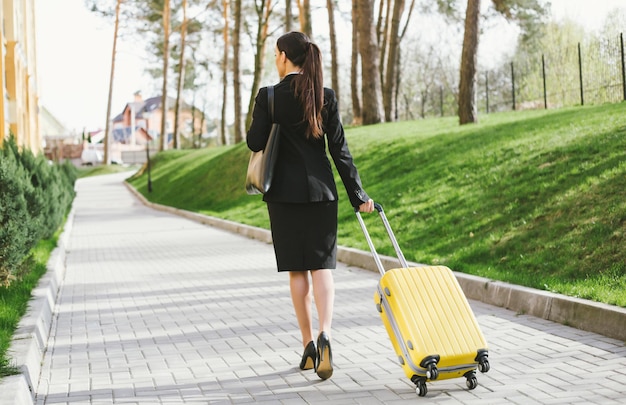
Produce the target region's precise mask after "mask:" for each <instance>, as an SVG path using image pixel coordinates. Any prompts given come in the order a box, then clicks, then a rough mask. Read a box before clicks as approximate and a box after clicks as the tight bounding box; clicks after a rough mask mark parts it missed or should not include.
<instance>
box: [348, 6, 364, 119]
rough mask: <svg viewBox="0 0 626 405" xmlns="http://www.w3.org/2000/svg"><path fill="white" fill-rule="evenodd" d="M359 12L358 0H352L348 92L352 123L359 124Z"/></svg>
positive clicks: (360, 117)
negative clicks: (350, 97)
mask: <svg viewBox="0 0 626 405" xmlns="http://www.w3.org/2000/svg"><path fill="white" fill-rule="evenodd" d="M358 21H359V12H358V0H352V57H351V63H350V94H351V95H352V125H361V124H362V123H363V117H362V116H361V98H360V97H359V93H360V92H359V30H358Z"/></svg>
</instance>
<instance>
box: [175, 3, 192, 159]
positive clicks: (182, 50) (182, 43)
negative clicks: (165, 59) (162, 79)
mask: <svg viewBox="0 0 626 405" xmlns="http://www.w3.org/2000/svg"><path fill="white" fill-rule="evenodd" d="M186 34H187V0H183V23H182V25H181V26H180V61H179V64H178V85H177V89H176V106H175V107H174V149H180V134H179V132H180V131H179V128H178V126H179V121H180V118H179V112H180V99H181V97H182V93H183V78H184V76H185V35H186ZM191 113H192V114H193V110H192V111H191ZM192 139H193V131H192Z"/></svg>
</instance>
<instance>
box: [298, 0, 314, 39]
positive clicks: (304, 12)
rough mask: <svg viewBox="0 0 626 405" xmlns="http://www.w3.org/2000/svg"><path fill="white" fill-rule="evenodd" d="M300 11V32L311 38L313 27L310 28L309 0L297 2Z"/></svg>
mask: <svg viewBox="0 0 626 405" xmlns="http://www.w3.org/2000/svg"><path fill="white" fill-rule="evenodd" d="M298 9H299V10H300V13H299V18H300V31H302V32H304V33H305V34H306V35H308V37H309V38H313V27H312V26H311V2H310V0H298Z"/></svg>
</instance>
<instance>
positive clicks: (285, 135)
mask: <svg viewBox="0 0 626 405" xmlns="http://www.w3.org/2000/svg"><path fill="white" fill-rule="evenodd" d="M274 52H275V56H276V69H277V71H278V74H279V76H280V78H281V81H280V82H279V83H278V84H277V85H276V86H274V122H276V123H278V124H280V141H279V142H280V146H279V152H278V160H277V162H276V166H275V171H274V177H273V180H272V185H271V187H270V189H269V190H268V192H267V193H265V195H264V196H263V201H265V202H266V203H267V208H268V213H269V217H270V224H271V231H272V238H273V242H274V253H275V255H276V262H277V265H278V271H281V272H282V271H285V272H289V287H290V291H291V298H292V302H293V306H294V309H295V313H296V318H297V320H298V325H299V327H300V332H301V334H302V343H303V346H304V354H303V356H302V360H301V362H300V368H301V369H303V370H307V369H311V368H314V369H315V371H316V373H317V375H318V376H319V377H320V378H322V379H324V380H325V379H327V378H330V376H331V375H332V373H333V364H332V351H331V348H330V339H331V324H332V317H333V305H334V298H335V288H334V281H333V275H332V271H331V270H332V269H334V268H335V267H336V261H337V200H338V193H337V186H336V184H335V181H334V177H333V172H332V168H331V165H330V161H329V160H328V158H327V155H326V143H328V150H329V152H330V156H331V157H332V159H333V161H334V163H335V167H336V168H337V171H338V172H339V175H340V176H341V180H342V182H343V184H344V185H345V188H346V191H347V193H348V198H349V199H350V203H351V204H352V206H353V207H354V208H358V209H359V211H361V212H372V211H373V209H374V202H373V201H372V200H371V199H370V198H369V197H368V195H367V193H365V191H364V190H363V188H362V185H361V180H360V178H359V174H358V172H357V169H356V167H355V166H354V164H353V161H352V156H351V155H350V151H349V150H348V144H347V142H346V139H345V137H344V130H343V126H342V124H341V119H340V115H339V108H338V106H337V98H336V96H335V92H334V91H333V90H331V89H328V88H324V87H323V77H322V58H321V52H320V49H319V47H318V46H317V45H316V44H314V43H313V42H311V40H310V39H309V38H308V37H307V36H306V35H305V34H303V33H300V32H290V33H287V34H285V35H283V36H281V37H280V38H278V40H277V41H276V47H275V49H274ZM252 117H253V118H252V124H251V125H250V129H249V130H248V134H247V143H248V147H249V148H250V150H252V151H259V150H261V149H263V148H264V147H265V144H266V143H267V138H268V135H269V132H270V129H271V127H272V121H271V118H270V115H269V110H268V101H267V88H261V89H260V90H259V93H258V94H257V96H256V104H255V106H254V110H253V116H252ZM311 287H312V291H313V294H312V295H311ZM312 298H313V299H314V301H315V307H316V310H317V315H318V320H319V334H318V337H317V345H316V344H315V342H314V340H313V339H314V333H313V325H312V323H313V322H312Z"/></svg>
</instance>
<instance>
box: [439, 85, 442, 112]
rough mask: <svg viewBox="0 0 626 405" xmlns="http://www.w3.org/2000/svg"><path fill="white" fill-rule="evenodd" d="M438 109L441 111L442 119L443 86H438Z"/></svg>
mask: <svg viewBox="0 0 626 405" xmlns="http://www.w3.org/2000/svg"><path fill="white" fill-rule="evenodd" d="M439 109H440V110H441V116H442V117H443V86H439Z"/></svg>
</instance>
